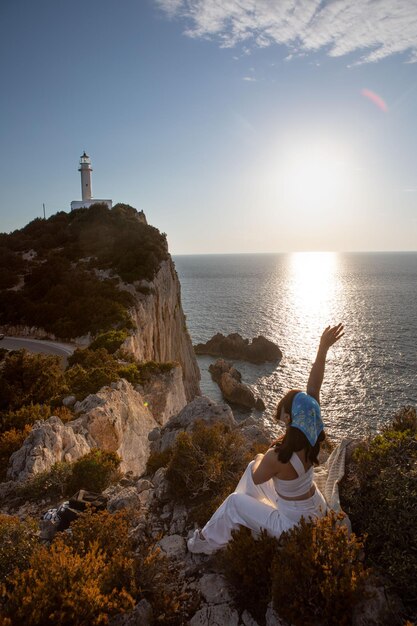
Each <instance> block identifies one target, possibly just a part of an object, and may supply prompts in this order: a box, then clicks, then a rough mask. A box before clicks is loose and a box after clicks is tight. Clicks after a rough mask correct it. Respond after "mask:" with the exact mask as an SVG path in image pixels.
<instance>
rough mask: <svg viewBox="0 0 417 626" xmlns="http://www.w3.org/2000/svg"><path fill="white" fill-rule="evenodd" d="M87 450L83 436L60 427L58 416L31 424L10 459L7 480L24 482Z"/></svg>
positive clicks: (68, 428) (89, 447)
mask: <svg viewBox="0 0 417 626" xmlns="http://www.w3.org/2000/svg"><path fill="white" fill-rule="evenodd" d="M90 449H91V446H90V445H89V444H88V442H87V440H86V438H85V437H84V435H82V434H79V433H77V432H75V431H74V430H73V429H72V428H71V427H69V426H68V425H65V424H63V422H62V421H61V420H60V419H59V417H56V416H52V417H50V418H49V419H47V420H46V421H44V422H42V421H40V420H39V421H37V422H35V423H34V425H33V427H32V430H31V432H30V433H29V436H28V437H27V438H26V439H25V441H24V443H23V446H22V447H21V448H20V449H19V450H17V451H16V452H14V453H13V454H12V456H11V457H10V461H9V469H8V472H7V477H8V478H9V479H10V480H25V479H26V478H28V477H29V476H32V475H33V474H38V473H39V472H43V471H44V470H47V469H50V468H51V467H52V465H53V464H54V463H57V462H58V461H68V462H72V461H76V460H77V459H79V458H80V457H81V456H83V455H84V454H87V453H88V452H89V451H90Z"/></svg>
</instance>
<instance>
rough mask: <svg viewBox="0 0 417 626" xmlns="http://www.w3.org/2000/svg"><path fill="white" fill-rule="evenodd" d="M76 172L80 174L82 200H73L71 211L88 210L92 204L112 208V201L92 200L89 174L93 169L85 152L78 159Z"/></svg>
mask: <svg viewBox="0 0 417 626" xmlns="http://www.w3.org/2000/svg"><path fill="white" fill-rule="evenodd" d="M78 171H79V172H81V197H82V200H81V201H80V200H73V201H72V202H71V211H73V210H74V209H81V208H88V207H89V206H91V205H92V204H97V203H100V204H107V206H108V207H109V209H111V208H112V204H113V201H112V200H102V199H98V198H93V194H92V190H91V172H92V171H93V168H92V167H91V159H90V157H89V156H88V154H86V153H85V152H84V153H83V154H82V155H81V157H80V167H79V168H78Z"/></svg>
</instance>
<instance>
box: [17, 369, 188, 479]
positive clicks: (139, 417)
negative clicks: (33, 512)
mask: <svg viewBox="0 0 417 626" xmlns="http://www.w3.org/2000/svg"><path fill="white" fill-rule="evenodd" d="M184 405H185V394H184V388H183V383H182V379H181V369H180V368H179V367H177V368H174V369H173V370H171V371H170V372H168V373H167V374H165V375H162V376H160V377H157V378H155V379H154V380H153V381H152V383H149V384H148V385H147V386H146V388H145V389H144V388H141V387H139V386H138V387H137V390H136V389H134V388H133V387H132V385H131V384H130V383H128V382H127V381H126V380H123V379H122V380H119V381H118V382H117V383H112V385H111V386H110V387H103V388H102V389H101V390H100V391H99V392H98V393H97V394H92V395H90V396H87V398H86V399H85V400H83V402H79V403H77V405H76V407H75V408H76V411H77V413H78V415H79V417H78V418H77V419H75V420H73V421H71V422H67V423H66V424H63V423H62V421H61V420H60V419H59V417H56V416H53V417H50V418H49V419H47V420H45V421H44V422H41V421H38V422H36V423H35V425H34V426H33V428H32V431H31V432H30V433H29V436H28V437H27V439H26V440H25V442H24V444H23V446H22V447H21V448H20V449H19V450H17V451H16V452H15V453H14V454H12V456H11V457H10V462H9V469H8V478H9V479H10V480H17V481H23V480H26V479H27V478H30V477H31V476H33V475H34V474H38V473H39V472H43V471H47V470H50V469H51V467H52V466H53V465H54V463H56V462H58V461H67V462H73V461H76V460H77V459H79V458H80V457H82V456H83V455H84V454H87V453H88V452H89V451H90V450H91V449H92V448H102V449H103V450H111V451H113V452H117V454H118V455H119V456H120V458H121V459H122V462H121V470H122V471H123V472H127V471H133V472H134V473H135V474H137V475H140V474H141V473H143V472H144V471H145V466H146V461H147V459H148V456H149V445H150V444H149V441H148V434H149V432H150V431H151V430H153V429H155V428H157V427H159V426H163V425H164V424H165V423H166V422H167V421H168V420H169V419H170V417H172V416H173V415H176V414H177V413H178V411H179V410H180V409H182V408H183V406H184Z"/></svg>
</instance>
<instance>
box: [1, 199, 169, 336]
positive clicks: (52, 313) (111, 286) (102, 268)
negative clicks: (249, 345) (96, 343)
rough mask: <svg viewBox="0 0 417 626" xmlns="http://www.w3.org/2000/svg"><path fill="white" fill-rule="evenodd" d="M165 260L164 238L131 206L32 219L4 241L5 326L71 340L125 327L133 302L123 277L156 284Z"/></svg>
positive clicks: (94, 208) (93, 208)
mask: <svg viewBox="0 0 417 626" xmlns="http://www.w3.org/2000/svg"><path fill="white" fill-rule="evenodd" d="M167 258H168V247H167V241H166V236H165V235H164V234H161V233H160V232H159V231H158V229H156V228H154V227H153V226H149V225H148V224H145V223H144V222H143V221H141V220H140V219H139V217H138V213H137V211H136V210H135V209H133V207H129V206H128V205H115V206H114V207H113V209H111V210H109V209H108V208H107V206H106V205H103V204H94V205H92V206H91V207H89V208H88V209H77V210H75V211H71V212H70V213H64V212H60V213H57V214H56V215H53V216H52V217H50V218H49V219H47V220H43V219H35V220H33V221H32V222H30V223H29V224H28V225H27V226H25V227H24V228H22V229H21V230H17V231H14V232H13V233H10V234H5V233H2V234H0V276H1V279H0V325H2V324H12V325H28V326H37V327H40V328H43V329H45V330H46V331H47V332H50V333H52V334H54V335H56V336H57V337H61V338H67V339H69V338H73V337H77V336H81V335H85V334H87V333H88V332H91V333H93V334H96V333H99V332H103V331H107V330H111V329H113V328H116V329H122V328H128V327H129V325H131V321H130V318H129V316H128V314H127V310H128V308H129V307H131V306H132V304H133V298H132V295H131V294H130V293H129V292H127V291H123V290H120V289H119V288H118V285H119V278H118V277H120V278H121V279H122V280H123V281H125V282H128V283H132V282H134V281H139V280H142V279H146V280H152V278H153V277H154V276H155V274H156V272H157V270H158V268H159V266H160V264H161V262H162V261H163V260H165V259H167ZM140 289H141V288H140V286H139V288H138V290H139V291H140Z"/></svg>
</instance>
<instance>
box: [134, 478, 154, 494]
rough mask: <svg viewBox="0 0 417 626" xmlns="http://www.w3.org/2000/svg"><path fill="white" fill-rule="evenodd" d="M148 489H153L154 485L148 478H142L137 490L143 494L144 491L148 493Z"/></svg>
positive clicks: (137, 484)
mask: <svg viewBox="0 0 417 626" xmlns="http://www.w3.org/2000/svg"><path fill="white" fill-rule="evenodd" d="M148 489H153V483H151V481H150V480H147V479H146V478H141V479H140V480H138V482H137V483H136V490H137V492H138V493H142V491H147V490H148Z"/></svg>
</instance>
